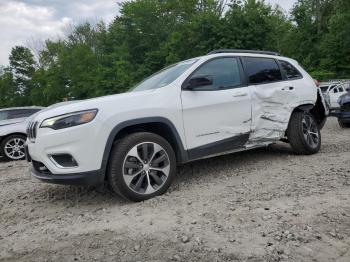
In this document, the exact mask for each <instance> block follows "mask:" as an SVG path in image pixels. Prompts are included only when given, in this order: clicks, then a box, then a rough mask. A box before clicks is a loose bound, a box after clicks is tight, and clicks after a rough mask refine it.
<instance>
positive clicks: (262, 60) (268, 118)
mask: <svg viewBox="0 0 350 262" xmlns="http://www.w3.org/2000/svg"><path fill="white" fill-rule="evenodd" d="M242 61H243V65H244V70H245V72H246V74H247V77H248V82H249V91H250V94H251V97H252V134H251V136H250V138H249V143H250V145H251V146H255V145H260V144H263V143H270V142H274V141H277V140H279V139H280V138H281V137H282V136H284V133H285V130H286V129H287V126H288V122H289V117H290V114H291V108H290V107H289V106H288V105H289V104H293V103H295V101H296V99H297V89H296V88H295V86H294V85H293V84H292V83H291V81H288V80H287V79H286V78H285V77H284V76H283V74H282V72H281V69H280V66H279V63H278V62H277V61H276V60H275V59H273V58H269V57H248V56H247V57H242Z"/></svg>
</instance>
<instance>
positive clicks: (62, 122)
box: [40, 109, 98, 130]
mask: <svg viewBox="0 0 350 262" xmlns="http://www.w3.org/2000/svg"><path fill="white" fill-rule="evenodd" d="M97 112H98V110H97V109H92V110H85V111H80V112H74V113H70V114H65V115H60V116H55V117H52V118H48V119H45V120H44V121H43V122H42V123H41V125H40V128H44V127H47V128H52V129H55V130H57V129H63V128H68V127H72V126H78V125H82V124H86V123H89V122H91V121H92V120H94V118H95V116H96V114H97Z"/></svg>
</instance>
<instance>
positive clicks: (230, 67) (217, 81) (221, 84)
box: [191, 57, 241, 90]
mask: <svg viewBox="0 0 350 262" xmlns="http://www.w3.org/2000/svg"><path fill="white" fill-rule="evenodd" d="M201 76H203V77H207V78H210V79H212V80H213V84H212V85H209V86H203V87H199V88H198V89H202V90H220V89H228V88H234V87H237V86H240V85H241V75H240V70H239V64H238V60H237V59H236V58H230V57H225V58H219V59H215V60H212V61H210V62H208V63H205V64H204V65H202V66H201V67H200V68H199V69H198V70H197V71H196V72H195V73H194V74H193V75H192V76H191V78H196V77H201Z"/></svg>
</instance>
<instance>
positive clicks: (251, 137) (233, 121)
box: [27, 50, 328, 201]
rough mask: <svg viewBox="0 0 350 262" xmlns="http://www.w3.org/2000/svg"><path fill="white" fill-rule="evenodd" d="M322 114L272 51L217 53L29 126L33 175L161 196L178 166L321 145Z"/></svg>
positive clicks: (315, 94)
mask: <svg viewBox="0 0 350 262" xmlns="http://www.w3.org/2000/svg"><path fill="white" fill-rule="evenodd" d="M327 115H328V111H327V109H326V107H325V104H324V99H323V97H322V95H321V91H320V89H319V88H317V86H316V84H315V82H314V80H313V79H312V78H311V77H310V76H309V75H308V73H307V72H305V71H304V70H303V68H302V67H301V66H300V65H298V63H297V62H296V61H294V60H292V59H289V58H285V57H281V56H279V55H278V54H276V53H272V52H258V51H243V50H241V51H237V50H219V51H214V52H211V53H210V54H208V55H206V56H202V57H198V58H194V59H190V60H187V61H183V62H180V63H178V64H175V65H172V66H169V67H167V68H165V69H164V70H162V71H160V72H158V73H156V74H154V75H152V76H151V77H149V78H147V79H146V80H144V81H143V82H141V83H140V84H138V85H137V86H136V87H135V88H134V89H132V90H131V91H130V92H128V93H124V94H119V95H111V96H106V97H100V98H95V99H89V100H85V101H80V102H77V103H71V104H69V105H64V106H59V107H56V108H53V109H51V110H47V111H45V112H42V113H40V114H38V115H37V116H36V117H35V119H34V121H33V122H31V123H30V125H29V127H28V140H27V149H28V150H27V153H28V159H29V160H30V161H32V164H33V168H32V175H33V176H34V177H36V178H38V179H40V180H43V181H45V182H50V183H58V184H90V185H91V184H93V185H99V184H103V183H104V182H107V183H108V184H109V186H110V187H111V189H112V190H113V191H115V192H116V193H118V194H119V195H121V196H123V197H125V198H128V199H130V200H134V201H141V200H145V199H149V198H151V197H154V196H156V195H160V194H162V193H164V192H165V191H166V190H167V188H168V187H169V186H170V183H171V181H172V179H173V178H174V175H175V173H176V166H177V165H178V164H182V163H186V162H189V161H193V160H196V159H200V158H206V157H210V156H214V155H219V154H226V153H230V152H238V151H243V150H249V149H252V148H257V147H265V146H267V145H269V144H272V143H275V142H277V141H280V140H283V141H287V142H289V143H290V144H291V146H292V148H293V149H294V151H295V152H296V153H298V154H313V153H316V152H318V151H319V149H320V146H321V134H320V129H321V128H322V126H323V125H324V123H325V121H326V117H327Z"/></svg>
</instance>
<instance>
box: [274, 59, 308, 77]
mask: <svg viewBox="0 0 350 262" xmlns="http://www.w3.org/2000/svg"><path fill="white" fill-rule="evenodd" d="M279 62H280V64H281V66H282V70H283V71H284V72H285V74H286V76H287V79H288V80H293V79H298V78H302V77H303V76H302V74H301V73H300V72H299V71H298V69H296V68H295V67H294V66H293V65H291V64H290V63H288V62H287V61H282V60H279Z"/></svg>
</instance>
